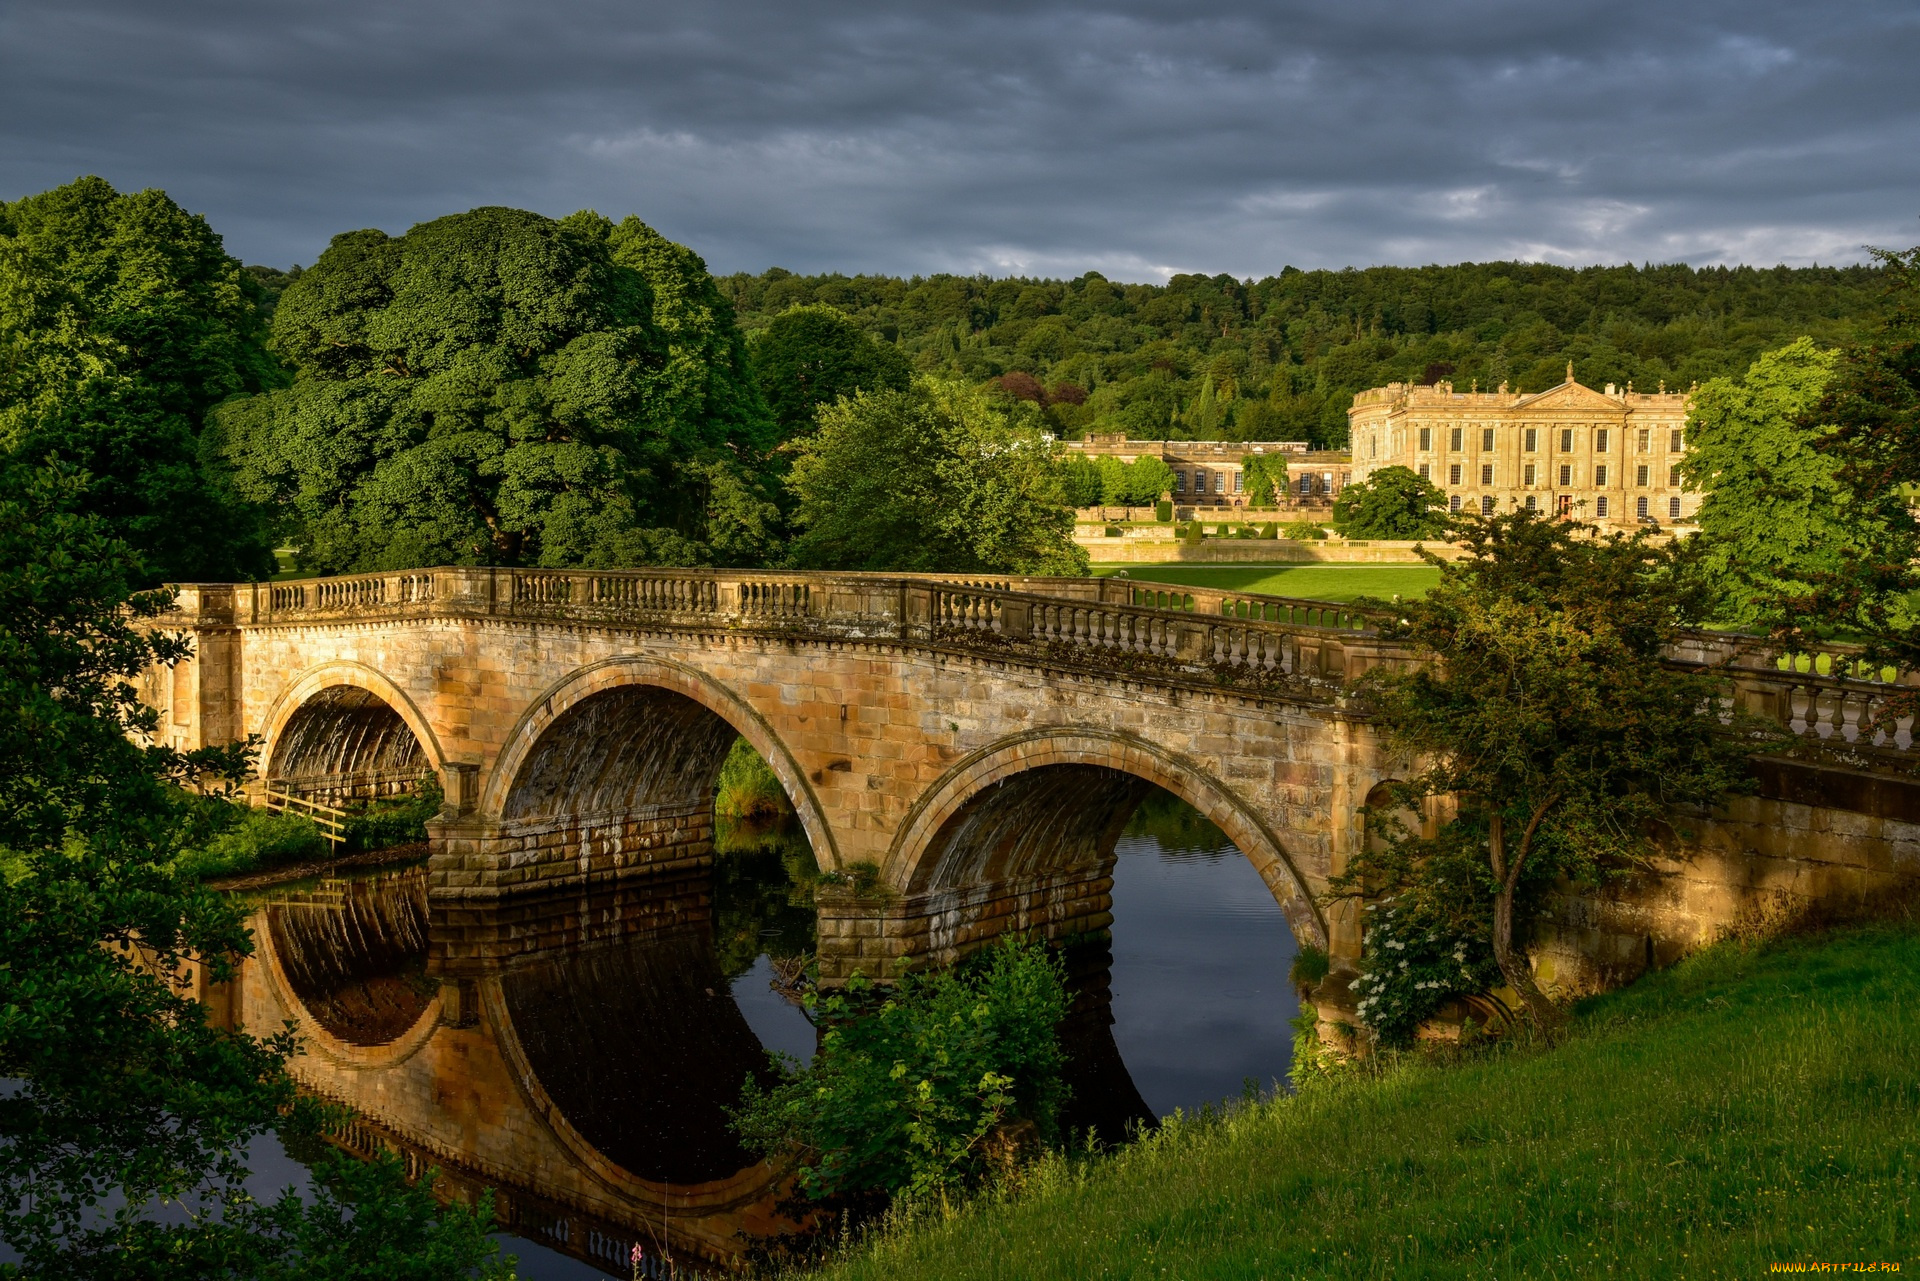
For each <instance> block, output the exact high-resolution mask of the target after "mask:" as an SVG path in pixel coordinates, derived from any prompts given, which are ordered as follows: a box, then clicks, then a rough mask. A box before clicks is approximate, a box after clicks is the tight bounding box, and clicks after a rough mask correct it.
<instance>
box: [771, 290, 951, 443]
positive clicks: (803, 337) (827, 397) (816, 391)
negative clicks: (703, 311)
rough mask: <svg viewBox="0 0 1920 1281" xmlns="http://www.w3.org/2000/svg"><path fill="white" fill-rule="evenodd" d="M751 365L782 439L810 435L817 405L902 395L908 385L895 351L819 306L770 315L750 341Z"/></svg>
mask: <svg viewBox="0 0 1920 1281" xmlns="http://www.w3.org/2000/svg"><path fill="white" fill-rule="evenodd" d="M753 366H754V370H755V371H756V373H757V375H758V377H759V380H760V391H761V394H762V395H764V396H765V397H766V400H767V405H768V407H769V408H770V409H771V410H772V412H773V418H774V421H775V423H777V424H778V426H779V431H780V436H781V439H783V440H786V439H792V438H793V437H796V436H804V435H806V434H807V433H808V432H811V431H812V430H813V428H814V415H815V414H816V413H818V412H819V410H820V408H821V406H823V405H831V404H833V403H834V402H835V401H837V400H839V399H840V398H841V397H842V396H854V395H858V394H859V393H860V392H863V391H905V390H906V389H907V387H908V385H909V384H910V383H911V382H912V381H913V369H912V367H911V366H909V365H908V364H907V358H906V357H905V356H903V355H901V354H900V351H899V349H898V348H897V347H894V346H893V345H892V344H891V343H885V342H882V341H880V340H879V339H878V338H876V337H874V336H873V335H872V334H869V333H868V332H867V331H866V330H865V329H863V328H862V327H861V326H860V325H859V324H857V323H856V322H854V321H853V320H852V319H850V318H849V317H848V316H847V314H846V313H845V312H842V311H840V310H838V309H837V308H834V307H827V306H819V305H816V306H810V307H795V308H792V309H791V310H789V311H785V312H782V313H781V314H780V315H778V316H775V317H774V318H773V320H772V322H771V323H770V324H768V325H767V327H766V328H765V329H764V330H762V331H761V332H760V333H759V334H758V335H757V336H756V337H755V339H754V343H753Z"/></svg>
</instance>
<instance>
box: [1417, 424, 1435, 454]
mask: <svg viewBox="0 0 1920 1281" xmlns="http://www.w3.org/2000/svg"><path fill="white" fill-rule="evenodd" d="M1432 448H1433V428H1431V427H1422V428H1421V429H1420V452H1421V453H1423V454H1424V453H1426V452H1427V451H1428V450H1430V449H1432Z"/></svg>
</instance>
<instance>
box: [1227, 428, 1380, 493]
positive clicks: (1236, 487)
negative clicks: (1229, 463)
mask: <svg viewBox="0 0 1920 1281" xmlns="http://www.w3.org/2000/svg"><path fill="white" fill-rule="evenodd" d="M1374 443H1375V444H1378V443H1379V442H1378V441H1377V440H1376V441H1375V442H1374ZM1246 480H1247V477H1246V474H1245V473H1244V472H1235V473H1233V492H1234V493H1236V494H1240V493H1245V492H1246V491H1245V490H1243V489H1242V488H1241V486H1242V485H1244V484H1245V483H1246Z"/></svg>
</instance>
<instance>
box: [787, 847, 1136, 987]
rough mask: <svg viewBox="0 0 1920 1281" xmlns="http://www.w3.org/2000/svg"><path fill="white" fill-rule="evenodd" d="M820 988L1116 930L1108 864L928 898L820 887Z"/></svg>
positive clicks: (938, 893)
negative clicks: (1012, 937)
mask: <svg viewBox="0 0 1920 1281" xmlns="http://www.w3.org/2000/svg"><path fill="white" fill-rule="evenodd" d="M816 902H817V904H818V907H819V912H820V915H819V961H820V981H821V982H822V983H825V984H828V985H830V986H831V985H836V984H839V983H843V982H845V981H846V980H847V979H848V978H850V977H852V975H853V972H854V971H855V970H858V971H860V972H861V973H862V974H864V975H866V976H867V977H868V978H892V977H894V976H896V975H897V974H898V973H899V972H900V971H901V970H903V969H911V968H914V967H918V966H922V965H932V966H936V967H937V966H946V965H952V964H953V963H954V962H956V961H958V960H960V959H962V958H964V957H966V956H968V955H970V954H971V953H973V952H977V951H979V950H980V949H981V948H983V947H987V946H990V945H991V944H992V943H993V942H994V941H995V940H996V939H999V938H1000V937H1002V936H1003V935H1006V934H1016V935H1021V934H1030V935H1036V936H1038V937H1041V938H1046V939H1069V938H1076V937H1079V936H1081V935H1087V934H1093V933H1095V932H1097V931H1101V930H1105V929H1107V928H1109V927H1110V926H1112V924H1113V861H1112V860H1111V859H1108V860H1106V862H1105V864H1104V866H1103V867H1102V868H1101V869H1099V870H1098V871H1095V872H1090V871H1088V870H1087V869H1084V868H1083V869H1079V870H1075V871H1064V872H1057V873H1053V874H1051V875H1046V876H1039V877H1030V878H1023V879H1021V880H1018V881H998V882H994V883H991V884H986V885H976V886H969V887H967V888H965V889H943V890H935V891H933V892H931V893H926V894H911V895H899V896H886V895H875V896H862V895H856V894H853V893H851V892H847V891H836V890H835V889H833V888H832V887H822V888H821V890H820V891H819V892H818V894H817V896H816Z"/></svg>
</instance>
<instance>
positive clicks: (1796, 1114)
mask: <svg viewBox="0 0 1920 1281" xmlns="http://www.w3.org/2000/svg"><path fill="white" fill-rule="evenodd" d="M1916 1047H1920V933H1916V932H1915V931H1914V930H1913V929H1912V928H1910V927H1909V928H1894V927H1885V928H1875V929H1869V930H1860V931H1855V932H1852V933H1847V934H1842V935H1835V936H1830V937H1827V938H1824V939H1816V940H1793V941H1787V942H1783V943H1779V944H1774V945H1770V946H1767V947H1764V948H1742V947H1739V946H1734V945H1722V946H1720V947H1716V948H1713V949H1710V950H1708V951H1706V952H1704V953H1701V954H1699V955H1697V956H1696V957H1694V958H1693V959H1691V960H1689V961H1687V962H1684V963H1683V964H1681V965H1679V966H1677V967H1676V968H1674V969H1672V970H1669V971H1667V972H1665V973H1662V974H1658V975H1655V976H1652V977H1650V978H1648V979H1645V980H1643V981H1642V982H1640V983H1639V984H1637V985H1635V986H1634V987H1633V988H1630V989H1628V990H1626V991H1624V992H1620V993H1616V994H1614V995H1612V996H1609V997H1605V998H1602V999H1600V1000H1597V1001H1594V1002H1591V1003H1589V1004H1588V1005H1587V1006H1586V1007H1585V1008H1584V1009H1583V1010H1582V1012H1581V1015H1580V1018H1579V1020H1578V1022H1577V1024H1576V1029H1575V1033H1574V1035H1573V1036H1572V1038H1571V1039H1570V1040H1569V1041H1567V1042H1566V1043H1564V1044H1562V1045H1561V1046H1559V1047H1558V1048H1556V1049H1553V1050H1551V1051H1545V1050H1531V1049H1525V1048H1515V1049H1511V1050H1507V1051H1503V1052H1494V1053H1490V1054H1488V1055H1487V1056H1485V1057H1482V1058H1479V1059H1475V1060H1472V1061H1469V1062H1466V1063H1463V1064H1455V1065H1451V1066H1448V1065H1440V1064H1434V1063H1431V1062H1420V1061H1412V1062H1403V1063H1402V1064H1401V1065H1399V1066H1397V1067H1395V1068H1393V1069H1390V1070H1388V1071H1387V1072H1385V1073H1384V1074H1383V1075H1382V1076H1380V1077H1379V1078H1377V1079H1371V1080H1357V1081H1349V1082H1346V1083H1341V1084H1337V1085H1334V1086H1332V1087H1316V1088H1314V1089H1310V1090H1309V1091H1308V1092H1307V1093H1305V1094H1303V1095H1301V1096H1299V1097H1297V1098H1293V1099H1282V1100H1278V1101H1274V1102H1270V1103H1263V1104H1258V1105H1253V1106H1249V1107H1245V1108H1242V1109H1239V1110H1237V1111H1234V1112H1230V1113H1229V1114H1227V1115H1226V1116H1225V1117H1223V1118H1219V1119H1213V1120H1203V1121H1199V1122H1189V1123H1185V1124H1176V1125H1173V1126H1171V1127H1169V1128H1168V1129H1166V1130H1163V1131H1162V1132H1160V1133H1159V1134H1158V1135H1156V1136H1154V1137H1152V1138H1149V1139H1148V1140H1146V1141H1145V1142H1142V1143H1140V1144H1137V1145H1135V1146H1133V1147H1131V1148H1129V1149H1126V1150H1123V1151H1122V1152H1120V1153H1119V1154H1117V1155H1115V1156H1113V1157H1111V1158H1107V1159H1104V1160H1097V1161H1094V1162H1092V1163H1083V1164H1081V1165H1079V1166H1077V1167H1074V1166H1069V1165H1068V1164H1067V1163H1066V1162H1063V1161H1058V1160H1056V1161H1053V1162H1051V1163H1050V1164H1049V1165H1048V1166H1046V1167H1043V1168H1042V1171H1041V1173H1040V1174H1039V1175H1037V1176H1036V1178H1035V1180H1034V1184H1033V1186H1031V1187H1029V1189H1028V1190H1027V1191H1026V1192H1024V1193H1022V1194H1020V1195H1018V1196H1013V1197H1006V1198H1003V1199H1001V1200H999V1201H998V1202H997V1203H996V1202H982V1203H980V1204H978V1205H975V1206H973V1207H970V1208H968V1209H966V1210H963V1211H961V1212H960V1213H958V1214H957V1215H955V1216H954V1217H952V1218H951V1219H948V1220H946V1221H944V1222H935V1223H933V1224H931V1225H930V1226H924V1227H922V1228H920V1229H918V1230H916V1231H913V1232H906V1233H901V1234H897V1235H895V1236H892V1237H889V1238H885V1239H882V1240H880V1241H879V1242H877V1243H874V1244H870V1245H869V1246H867V1247H866V1248H865V1249H864V1251H862V1252H860V1253H858V1254H856V1255H855V1256H853V1257H851V1258H848V1259H846V1260H844V1261H842V1262H840V1263H839V1264H837V1265H836V1266H835V1267H833V1268H831V1269H829V1270H828V1272H827V1274H826V1275H828V1276H830V1277H833V1278H838V1279H842V1281H855V1279H866V1278H872V1279H875V1281H878V1279H879V1278H887V1279H889V1281H899V1279H902V1278H905V1279H918V1278H926V1279H928V1281H931V1279H932V1278H940V1279H941V1281H964V1279H967V1278H981V1279H983V1281H984V1279H985V1278H995V1279H996V1281H1000V1279H1004V1281H1013V1279H1015V1278H1019V1279H1021V1281H1050V1279H1057V1281H1083V1279H1085V1278H1133V1277H1140V1278H1146V1277H1179V1278H1223V1279H1225V1278H1232V1279H1233V1281H1241V1279H1243V1278H1258V1277H1274V1278H1284V1277H1354V1278H1359V1277H1395V1278H1401V1277H1463V1278H1464V1277H1501V1278H1505V1277H1526V1278H1542V1277H1554V1278H1560V1277H1564V1278H1573V1277H1645V1278H1660V1279H1661V1281H1666V1279H1667V1278H1673V1277H1759V1276H1763V1275H1765V1274H1766V1273H1767V1272H1768V1268H1769V1265H1771V1264H1774V1263H1822V1262H1824V1263H1835V1262H1846V1263H1857V1262H1878V1263H1904V1264H1906V1265H1907V1266H1913V1265H1914V1264H1915V1262H1916V1258H1917V1257H1920V1250H1917V1249H1916V1244H1920V1058H1916V1054H1915V1050H1916Z"/></svg>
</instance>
